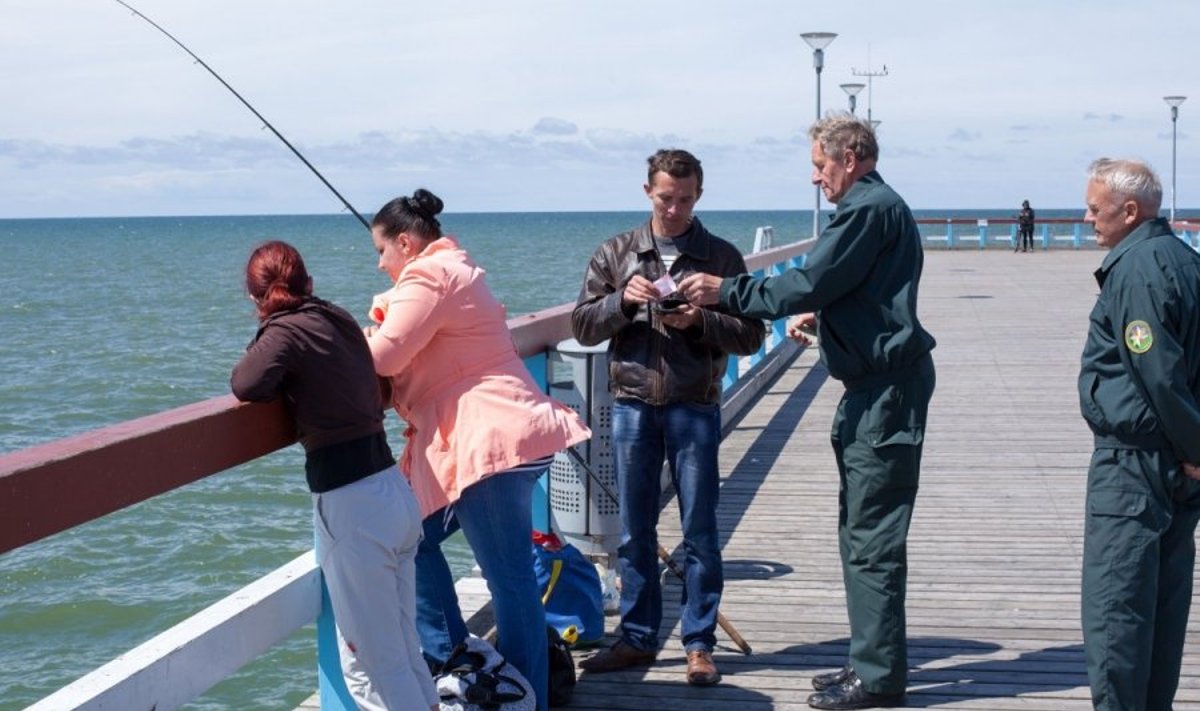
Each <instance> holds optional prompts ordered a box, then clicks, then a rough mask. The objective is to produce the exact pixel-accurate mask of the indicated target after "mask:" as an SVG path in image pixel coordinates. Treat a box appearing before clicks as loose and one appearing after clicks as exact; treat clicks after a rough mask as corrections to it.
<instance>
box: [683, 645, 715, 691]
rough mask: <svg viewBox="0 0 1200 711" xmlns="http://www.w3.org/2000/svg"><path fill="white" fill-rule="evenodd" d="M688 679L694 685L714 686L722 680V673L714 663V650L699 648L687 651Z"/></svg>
mask: <svg viewBox="0 0 1200 711" xmlns="http://www.w3.org/2000/svg"><path fill="white" fill-rule="evenodd" d="M687 660H688V669H687V680H688V683H689V684H691V685H692V686H712V685H713V684H715V683H717V682H718V681H720V680H721V673H720V672H719V671H717V665H716V664H714V663H713V658H712V652H709V651H706V650H703V649H697V650H696V651H694V652H688V653H687Z"/></svg>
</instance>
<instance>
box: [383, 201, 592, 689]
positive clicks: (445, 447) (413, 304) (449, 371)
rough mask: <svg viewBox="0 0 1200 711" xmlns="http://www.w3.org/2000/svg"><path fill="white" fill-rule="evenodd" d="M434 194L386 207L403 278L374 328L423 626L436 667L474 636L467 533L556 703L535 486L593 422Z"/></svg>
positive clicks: (514, 645) (513, 656)
mask: <svg viewBox="0 0 1200 711" xmlns="http://www.w3.org/2000/svg"><path fill="white" fill-rule="evenodd" d="M441 212H442V201H441V199H439V198H438V197H437V196H436V195H434V194H433V193H431V192H429V191H428V190H425V189H419V190H417V191H416V192H415V193H413V195H412V196H411V197H398V198H396V199H394V200H391V201H390V202H388V203H387V204H386V205H384V206H383V207H382V208H380V209H379V212H378V213H376V215H375V218H374V220H373V222H372V225H371V238H372V240H373V241H374V244H375V249H376V251H377V252H378V253H379V269H380V270H381V271H383V272H386V273H387V275H388V277H389V278H390V279H391V280H392V282H393V283H394V284H395V286H393V288H392V289H391V290H389V291H388V292H386V293H385V294H383V295H382V298H377V299H376V303H375V304H374V305H373V307H372V309H371V312H372V314H373V316H372V318H373V319H377V320H378V321H379V322H380V323H379V325H378V326H377V327H374V326H371V327H368V328H367V329H366V332H367V335H368V338H367V341H368V344H369V346H370V351H371V356H372V357H373V358H374V361H375V372H377V373H378V374H379V375H381V376H384V377H386V378H387V379H388V380H389V381H390V384H391V403H392V405H393V406H394V407H395V408H396V412H397V413H399V415H400V417H402V418H403V419H404V421H405V422H406V423H407V425H408V428H407V430H405V433H404V434H405V438H406V440H407V444H406V445H405V447H404V454H403V455H402V457H401V460H400V466H401V469H402V470H403V472H404V474H405V475H406V476H407V477H408V479H409V481H410V482H411V483H412V486H413V490H414V491H415V492H416V495H417V500H418V501H420V504H421V515H422V516H423V517H424V531H425V537H424V540H422V541H421V545H420V547H419V549H418V552H417V560H416V565H417V631H418V632H419V634H420V636H421V647H422V648H423V649H424V652H425V655H426V657H427V659H428V661H429V662H430V664H431V665H432V666H435V667H436V666H441V665H443V664H445V663H446V662H447V661H448V660H449V657H450V653H451V651H452V650H453V648H454V647H455V646H456V645H458V644H459V643H460V642H462V641H463V640H464V639H465V638H466V637H467V625H466V622H465V621H464V620H463V617H462V611H461V609H460V608H459V604H458V596H457V595H456V594H455V592H454V576H453V575H452V574H451V572H450V566H449V564H448V563H447V561H446V557H445V555H444V554H443V553H442V549H441V544H442V541H444V540H445V539H446V538H448V537H449V536H450V535H451V534H453V533H454V532H455V531H458V530H460V529H461V530H462V532H463V534H464V535H465V536H466V539H467V543H468V544H470V546H471V551H472V552H473V553H474V554H475V561H476V562H477V563H478V564H479V568H480V571H481V572H482V574H483V578H484V580H486V581H487V586H488V591H489V592H491V595H492V608H493V610H494V612H495V617H496V628H497V634H498V644H497V647H498V649H499V651H500V654H501V655H503V656H504V658H505V660H507V661H508V662H509V663H510V664H512V665H513V666H514V667H516V668H517V670H518V671H520V672H521V674H523V675H524V676H525V677H526V679H528V680H529V683H530V685H531V686H532V687H533V689H534V691H535V692H536V693H537V702H538V708H539V709H540V710H541V711H545V709H546V708H547V707H548V677H549V657H548V655H547V640H546V615H545V609H544V608H543V607H542V599H541V591H540V588H539V587H538V583H537V577H536V575H535V573H534V567H533V540H532V538H533V511H532V495H533V486H534V483H535V482H536V481H537V479H538V477H540V476H541V475H542V474H543V473H545V471H546V470H547V469H548V468H549V467H550V462H551V461H552V460H553V458H554V453H555V452H557V451H558V450H560V449H563V448H565V447H568V446H570V445H573V444H575V443H577V442H581V441H583V440H586V439H587V438H588V437H589V436H590V435H591V432H590V431H589V430H588V428H587V426H586V425H584V424H583V422H582V421H581V420H580V419H579V416H578V415H577V414H576V413H575V412H574V411H572V410H571V409H570V408H568V407H566V406H565V405H563V404H561V403H559V402H557V401H555V400H552V399H551V398H550V397H548V396H547V395H545V394H544V393H543V392H542V391H541V389H539V388H538V386H537V384H536V383H535V382H534V380H533V377H532V376H531V375H530V374H529V370H528V369H526V367H525V364H524V362H522V360H521V357H520V356H519V355H518V354H517V351H516V348H515V347H514V346H513V341H512V335H511V334H510V333H509V330H508V325H507V322H506V319H505V311H504V307H503V306H502V305H501V304H500V303H499V302H498V301H496V299H495V297H494V296H492V292H491V291H490V290H489V289H488V286H487V283H486V281H485V280H484V270H483V269H481V268H480V267H479V266H478V265H476V264H475V262H473V261H472V260H471V257H470V256H469V255H468V254H467V252H466V251H465V250H464V249H463V248H462V247H460V246H459V244H458V242H457V241H456V240H455V239H454V238H453V237H450V236H448V235H443V234H442V228H441V224H440V223H439V222H438V219H437V216H438V215H439V214H441Z"/></svg>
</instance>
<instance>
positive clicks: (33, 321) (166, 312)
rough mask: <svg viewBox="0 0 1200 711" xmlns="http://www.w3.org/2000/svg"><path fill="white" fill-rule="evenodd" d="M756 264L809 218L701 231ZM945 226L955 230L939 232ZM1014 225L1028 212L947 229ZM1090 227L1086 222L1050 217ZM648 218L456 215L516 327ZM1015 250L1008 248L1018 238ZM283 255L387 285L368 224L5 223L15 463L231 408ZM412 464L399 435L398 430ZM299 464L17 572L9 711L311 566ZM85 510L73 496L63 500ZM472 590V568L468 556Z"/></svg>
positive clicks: (182, 499)
mask: <svg viewBox="0 0 1200 711" xmlns="http://www.w3.org/2000/svg"><path fill="white" fill-rule="evenodd" d="M698 214H699V216H700V218H701V219H702V220H703V221H704V223H705V225H706V226H707V227H708V228H709V229H710V230H712V231H713V232H715V233H717V234H720V235H722V236H724V237H726V238H727V239H729V240H730V241H732V242H734V243H735V244H737V245H738V246H739V247H741V248H742V249H743V251H749V249H750V247H751V245H752V242H753V235H754V231H755V228H756V227H758V226H762V225H771V226H773V227H774V228H775V236H776V243H778V244H782V243H786V242H790V241H795V240H796V239H799V238H801V237H802V236H806V235H807V233H808V232H809V230H810V229H811V213H809V212H807V211H736V212H712V213H705V212H703V211H701V212H699V213H698ZM937 214H938V215H939V216H943V217H944V216H947V213H946V212H944V211H943V212H939V213H937ZM968 214H969V215H970V216H972V217H974V216H977V215H978V216H985V217H986V216H990V217H1011V216H1012V211H995V212H992V213H982V214H981V213H977V212H970V213H966V212H963V213H959V214H956V213H950V216H960V215H961V216H966V215H968ZM1055 214H1060V215H1061V216H1065V217H1078V215H1079V212H1078V211H1075V210H1072V211H1066V212H1061V213H1051V212H1046V211H1043V212H1042V213H1041V215H1042V216H1045V217H1050V216H1054V215H1055ZM645 217H646V215H645V213H640V212H638V213H613V212H607V213H584V212H574V213H496V214H458V215H456V214H449V215H445V216H444V219H443V226H444V227H445V229H446V231H447V232H450V233H452V234H455V235H456V236H458V237H459V238H460V240H461V242H462V243H463V244H464V246H465V247H466V248H467V249H468V250H469V251H470V252H471V253H472V254H473V255H474V256H475V258H476V260H477V261H478V262H479V263H480V264H481V265H482V266H484V267H485V268H486V269H487V270H488V273H489V276H488V280H489V284H490V285H491V287H492V289H493V291H494V292H495V293H496V294H497V295H498V296H499V298H500V299H501V301H503V302H504V303H505V304H506V305H507V307H508V309H509V314H510V315H514V316H515V315H518V314H521V313H527V312H530V311H534V310H538V309H541V308H545V307H547V306H552V305H555V304H559V303H562V302H565V301H572V300H574V298H575V296H576V295H577V293H578V289H579V283H580V279H581V278H582V275H583V269H584V266H585V264H586V262H587V259H588V258H589V256H590V255H591V253H592V251H593V249H594V248H595V246H596V245H597V244H598V243H599V242H600V241H602V240H603V239H604V238H606V237H608V236H610V235H612V234H614V233H616V232H618V231H620V230H623V229H626V228H629V227H631V226H634V225H636V224H638V223H640V222H641V221H643V220H644V219H645ZM1004 230H1005V231H1004V232H1003V233H1004V234H1007V231H1006V230H1007V228H1004ZM268 238H281V239H286V240H288V241H290V242H292V243H293V244H295V245H296V246H297V247H299V249H300V250H301V252H302V253H303V254H304V257H305V261H306V262H307V265H308V268H309V271H310V272H311V273H312V275H313V277H314V282H315V290H316V292H317V293H318V294H319V295H320V296H322V297H324V298H327V299H330V300H332V301H334V302H337V303H339V304H341V305H343V306H345V307H346V308H348V309H349V310H350V311H351V313H353V314H356V315H358V316H360V318H362V320H363V322H364V323H365V317H364V315H365V312H366V308H367V305H368V304H369V303H370V298H371V296H372V295H373V294H375V293H378V292H380V291H383V290H385V289H386V288H387V287H388V286H389V285H388V283H387V279H386V277H385V276H384V275H383V274H381V273H379V272H378V271H376V269H375V265H376V256H375V253H374V250H373V249H372V247H371V242H370V238H369V235H368V234H367V232H366V230H365V229H363V227H362V226H361V225H360V224H359V223H358V222H357V220H355V219H354V218H353V217H352V216H349V215H346V214H342V215H328V216H311V215H309V216H263V217H245V216H243V217H180V218H106V219H54V220H0V452H8V451H12V450H15V449H20V448H22V447H27V446H30V445H33V444H37V443H40V442H45V441H49V440H52V439H56V438H59V437H63V436H66V435H70V434H74V433H78V432H82V431H87V430H91V429H95V428H97V427H102V426H105V425H110V424H113V423H116V422H120V421H123V420H128V419H132V418H135V417H140V416H143V415H148V414H152V413H155V412H161V411H163V410H167V409H170V408H174V407H178V406H181V405H185V404H188V403H192V402H196V401H198V400H204V399H208V398H211V397H215V396H217V395H222V394H224V393H226V392H227V389H228V376H229V370H230V368H231V367H232V365H233V363H234V362H235V361H236V360H237V358H238V357H239V355H240V354H241V352H242V351H243V349H244V347H245V345H246V343H247V342H248V341H249V339H250V338H251V336H252V335H253V333H254V329H255V320H254V316H253V314H252V310H251V308H250V303H249V301H248V300H247V299H246V298H245V296H244V295H243V293H242V290H241V285H240V279H241V270H242V268H243V266H244V264H245V259H246V256H247V255H248V253H249V251H250V250H251V248H252V247H253V246H254V245H255V244H257V243H259V242H261V241H262V240H264V239H268ZM390 431H391V433H392V435H393V437H394V441H393V445H394V446H395V448H396V450H397V451H399V445H400V441H399V437H398V432H399V427H398V425H397V423H396V421H395V420H394V419H393V420H391V427H390ZM302 464H303V460H302V455H301V453H300V452H299V449H298V448H296V447H293V448H290V449H288V450H285V451H283V452H279V453H277V454H274V455H271V456H269V457H265V458H263V459H261V460H258V461H255V462H253V463H250V464H247V465H244V466H242V467H238V468H237V469H234V470H231V471H228V472H225V473H222V474H219V475H216V476H212V477H209V478H208V479H205V480H204V481H201V482H197V483H195V484H193V485H190V486H187V487H185V488H183V489H180V490H177V491H174V492H171V493H169V494H165V495H163V496H159V497H157V498H155V499H153V500H150V501H147V502H144V503H141V504H139V505H137V506H134V507H132V508H129V509H127V510H124V511H121V512H118V513H115V514H112V515H110V516H106V517H104V518H102V519H100V520H97V521H94V522H91V523H89V524H86V525H84V526H81V527H79V528H77V529H74V530H72V531H68V532H65V533H62V534H59V535H56V536H53V537H51V538H49V539H47V540H44V541H41V542H38V543H35V544H32V545H30V546H27V547H25V548H23V549H20V550H18V551H13V552H10V553H6V554H3V555H0V709H3V710H5V711H6V710H8V709H17V708H22V707H24V706H26V705H28V704H29V703H31V702H33V701H35V700H37V699H39V698H41V697H42V696H45V695H46V694H48V693H50V692H52V691H54V690H55V689H57V688H59V687H61V686H63V685H64V684H66V683H69V682H70V681H72V680H74V679H76V678H78V677H79V676H81V675H83V674H85V673H87V672H88V671H91V670H92V669H94V668H96V667H98V666H100V665H101V664H103V663H105V662H107V661H109V660H111V659H112V658H114V657H115V656H117V655H119V654H120V653H122V652H124V651H126V650H128V649H130V648H132V647H133V646H135V645H137V644H139V643H140V642H143V641H145V640H146V639H149V638H150V637H152V636H153V635H154V634H156V633H158V632H160V631H162V630H164V629H166V628H167V627H169V626H170V625H172V624H175V623H176V622H179V621H180V620H182V619H184V618H186V617H187V616H189V615H191V614H193V613H195V612H197V611H198V610H200V609H202V608H204V607H205V606H207V605H209V604H211V603H213V602H215V601H216V600H219V599H220V598H222V597H224V596H226V595H228V594H229V593H231V592H233V591H235V590H237V589H238V588H240V587H242V586H244V585H246V584H247V583H249V582H251V581H252V580H254V579H256V578H258V577H261V576H262V575H264V574H265V573H267V572H270V571H271V570H274V569H275V568H277V567H279V566H280V565H282V564H284V563H286V562H288V561H290V560H291V559H292V558H294V557H295V556H296V555H299V554H300V553H301V552H303V551H305V550H308V549H309V548H311V546H312V531H311V524H310V520H309V495H308V493H307V491H306V489H305V486H304V478H303V475H302ZM63 495H64V496H70V492H63ZM451 552H452V564H453V566H454V568H455V571H456V572H457V573H458V574H460V575H461V574H465V573H466V572H468V571H469V569H470V566H471V563H472V561H471V557H470V553H469V551H467V550H466V548H465V546H463V544H462V543H461V542H460V541H456V542H455V543H454V544H453V546H452V551H451ZM315 685H316V675H315V650H314V643H313V633H312V631H311V630H304V631H301V632H299V633H297V634H296V635H295V636H294V637H293V638H292V639H290V640H289V641H288V642H287V643H285V644H284V645H282V646H280V647H279V648H277V649H276V650H275V651H273V652H272V653H270V654H269V655H268V656H266V657H264V658H263V659H261V660H259V661H258V662H256V663H254V664H252V665H250V666H249V667H247V668H246V669H244V670H242V671H241V672H240V673H239V674H237V675H236V676H234V677H232V678H231V679H229V680H227V681H226V682H224V683H222V684H221V685H219V686H218V687H216V688H215V689H214V690H212V691H211V692H209V693H208V694H207V695H205V697H203V698H202V699H201V700H199V701H197V702H196V703H194V704H193V705H191V706H190V707H189V708H194V709H205V710H210V709H247V708H254V709H267V710H273V709H280V710H290V709H292V708H294V707H295V705H296V704H297V703H298V702H299V701H301V700H302V699H304V698H305V697H307V696H308V695H309V694H311V693H312V691H313V689H314V688H315Z"/></svg>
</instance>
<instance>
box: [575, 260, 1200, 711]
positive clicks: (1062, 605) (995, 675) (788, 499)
mask: <svg viewBox="0 0 1200 711" xmlns="http://www.w3.org/2000/svg"><path fill="white" fill-rule="evenodd" d="M1101 259H1102V254H1101V253H1100V252H1096V251H1078V252H1076V251H1054V252H1049V253H1046V252H1038V253H1035V254H1012V253H1011V252H998V251H994V250H989V251H985V252H978V251H976V250H972V249H968V250H960V251H937V252H933V251H931V252H928V253H927V255H926V273H925V277H924V280H923V282H922V293H921V315H922V319H923V321H924V322H925V324H926V326H927V327H928V328H929V329H930V331H931V332H933V334H934V335H935V337H937V339H938V347H937V349H936V350H935V351H934V357H935V360H936V361H937V367H938V387H937V391H936V393H935V394H934V400H933V403H932V406H931V410H930V421H929V432H928V435H927V444H926V447H925V454H924V465H923V467H922V481H921V492H920V494H919V495H918V498H917V505H916V513H915V515H914V520H913V526H912V532H911V535H910V538H909V556H910V568H911V571H910V580H909V597H908V625H909V636H910V648H909V656H910V664H911V666H912V670H911V688H910V693H909V699H910V704H912V705H913V706H915V707H929V706H936V707H938V708H945V709H999V710H1007V709H1021V710H1025V709H1030V710H1038V709H1081V710H1082V709H1089V708H1091V704H1090V693H1089V691H1088V687H1087V677H1086V670H1085V667H1084V661H1083V651H1082V638H1081V634H1080V631H1079V569H1080V564H1081V556H1082V537H1083V517H1082V513H1083V498H1084V482H1085V477H1086V471H1087V463H1088V457H1089V455H1090V452H1091V438H1090V435H1089V434H1088V431H1087V428H1086V426H1085V425H1084V423H1083V421H1082V420H1081V419H1080V417H1079V412H1078V405H1077V401H1076V392H1075V378H1076V375H1077V373H1078V364H1079V354H1080V351H1081V349H1082V346H1083V340H1084V336H1085V333H1086V328H1087V316H1088V313H1089V312H1090V310H1091V307H1092V303H1093V301H1094V299H1095V294H1096V286H1095V281H1094V279H1093V277H1092V275H1091V273H1092V271H1093V270H1094V269H1095V268H1096V267H1097V266H1098V264H1099V262H1100V260H1101ZM840 395H841V387H840V385H839V384H838V383H836V382H834V381H832V380H829V379H828V378H827V377H825V376H824V375H823V371H822V369H821V368H820V366H818V365H817V364H816V363H815V356H814V354H812V353H804V354H802V355H801V356H800V358H799V359H798V360H797V361H796V362H795V363H793V365H792V366H791V367H790V368H789V370H788V371H787V372H786V373H785V374H784V375H783V376H782V377H781V378H780V379H779V381H778V382H776V383H775V384H773V385H772V386H770V387H769V388H768V389H767V391H766V392H764V393H763V394H762V396H761V397H760V398H759V400H758V402H756V403H755V405H754V407H753V408H751V409H750V410H749V411H748V412H747V413H746V414H745V415H744V417H743V418H742V419H741V420H740V421H739V422H738V423H737V425H736V427H734V428H733V430H732V432H731V433H730V434H729V436H728V437H727V438H726V440H725V441H724V444H723V445H722V452H721V463H722V467H723V481H722V490H721V495H722V499H721V508H720V511H719V520H720V525H721V526H722V541H723V545H724V548H723V554H724V556H725V560H726V575H727V577H726V588H725V597H724V601H723V603H722V610H723V611H724V612H725V614H726V616H727V617H728V618H729V619H730V621H731V622H732V623H733V624H734V625H735V626H737V627H738V629H739V631H740V632H741V633H742V635H743V636H745V637H746V639H747V640H748V641H749V642H750V644H751V645H752V646H753V647H754V650H755V654H754V655H752V656H749V657H747V656H743V655H740V654H738V653H737V651H736V649H735V648H734V647H733V645H732V644H731V643H729V642H728V640H725V639H723V638H722V636H721V633H720V632H718V640H719V647H718V649H717V651H716V659H717V662H718V664H719V666H720V667H721V669H722V671H723V673H724V678H723V681H722V683H721V685H720V686H719V687H717V688H714V689H694V688H691V687H688V686H687V685H686V683H685V682H684V678H683V670H684V669H685V663H684V657H683V652H682V650H681V648H680V642H679V628H678V599H679V588H678V585H677V584H675V583H674V582H669V584H668V585H667V587H666V595H665V598H666V599H665V603H664V610H665V614H666V620H665V621H664V628H669V629H664V631H663V647H662V651H661V653H660V656H659V661H658V662H657V663H656V664H655V665H654V666H653V667H650V668H649V669H641V670H628V671H624V672H620V673H618V674H603V675H583V676H581V679H580V685H579V687H578V689H577V691H576V694H575V699H574V700H573V702H572V704H571V708H572V709H601V708H603V709H637V710H640V709H656V710H658V711H669V710H671V709H679V710H680V711H683V710H684V709H687V710H688V711H698V710H707V709H715V708H725V707H736V708H746V709H775V710H779V709H807V708H808V706H807V705H806V704H805V703H804V699H805V698H806V697H807V695H808V693H810V691H811V687H810V686H809V680H810V677H811V675H812V674H814V673H816V672H818V671H824V670H828V669H832V668H835V667H837V666H839V665H840V664H841V663H842V662H843V661H844V659H845V654H846V650H847V639H846V636H847V634H848V628H847V625H846V614H845V607H844V592H843V589H842V580H841V568H840V560H839V557H838V553H837V534H836V526H837V472H836V467H835V463H834V460H833V455H832V453H831V451H830V447H829V426H830V423H831V421H832V417H833V413H834V410H835V408H836V405H837V401H838V399H839V397H840ZM678 525H679V524H678V517H677V514H676V513H675V507H674V503H673V502H672V503H670V504H669V505H668V506H667V508H666V509H665V510H664V513H663V518H662V522H661V524H660V527H659V532H660V536H661V537H662V538H663V542H664V544H665V545H667V546H668V547H672V546H677V545H678V536H677V535H676V534H675V532H676V531H678ZM1196 620H1197V616H1196V615H1193V618H1192V622H1190V623H1189V625H1188V630H1189V634H1188V642H1187V650H1186V655H1187V656H1186V658H1185V661H1184V670H1183V675H1182V678H1181V684H1180V686H1181V689H1180V692H1179V695H1178V698H1177V703H1176V708H1180V709H1182V708H1193V709H1195V708H1200V688H1198V687H1200V626H1198V624H1197V622H1196ZM609 622H610V625H613V624H615V619H614V618H610V619H609ZM587 654H590V652H589V653H577V654H576V657H577V660H580V659H583V658H585V657H586V656H587ZM630 682H639V683H635V684H631V683H630Z"/></svg>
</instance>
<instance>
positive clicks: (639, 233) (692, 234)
mask: <svg viewBox="0 0 1200 711" xmlns="http://www.w3.org/2000/svg"><path fill="white" fill-rule="evenodd" d="M650 224H651V223H650V220H647V221H646V224H644V225H642V226H641V227H638V228H636V229H635V230H634V231H633V249H634V251H636V252H637V253H638V254H644V253H646V252H654V251H656V250H657V249H658V247H656V246H655V244H654V230H653V228H651V226H650ZM686 234H687V235H688V239H687V241H686V242H684V249H682V250H680V251H681V253H682V254H686V255H687V256H689V257H691V258H693V259H699V260H704V261H706V260H708V256H709V253H710V252H711V251H712V233H710V232H709V231H708V230H706V229H704V225H702V224H700V220H699V219H698V218H696V217H693V218H692V226H691V228H690V229H689V230H688V231H687V233H686Z"/></svg>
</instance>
